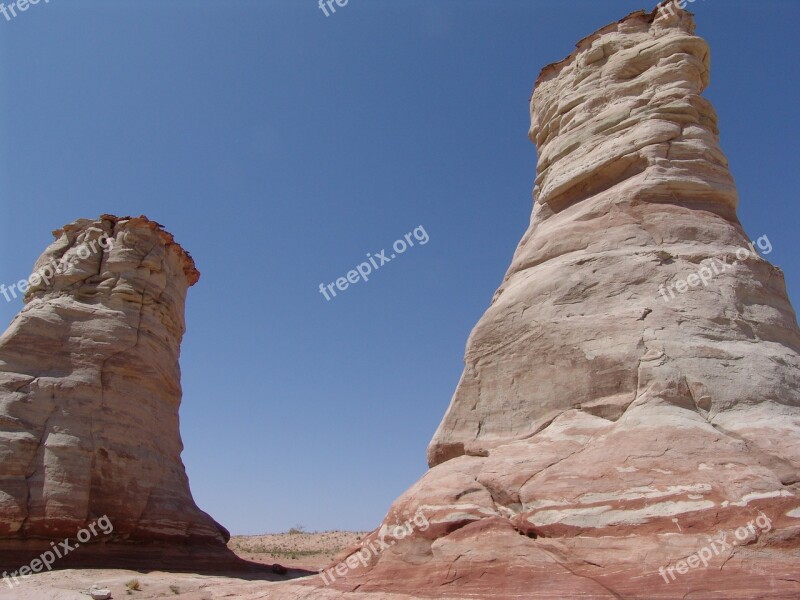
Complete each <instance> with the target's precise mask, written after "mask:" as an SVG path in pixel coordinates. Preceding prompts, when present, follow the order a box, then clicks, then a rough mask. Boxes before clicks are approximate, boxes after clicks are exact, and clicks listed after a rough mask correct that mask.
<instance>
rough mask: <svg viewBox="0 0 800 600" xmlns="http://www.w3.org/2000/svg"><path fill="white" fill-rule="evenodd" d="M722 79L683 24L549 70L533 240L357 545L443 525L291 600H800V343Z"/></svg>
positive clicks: (606, 43) (632, 29)
mask: <svg viewBox="0 0 800 600" xmlns="http://www.w3.org/2000/svg"><path fill="white" fill-rule="evenodd" d="M708 82H709V49H708V46H707V44H706V42H705V41H704V40H703V39H701V38H700V37H698V36H696V35H695V34H694V23H693V19H692V17H691V15H690V14H688V13H687V12H685V11H682V10H680V9H678V10H677V11H676V13H675V14H671V13H670V12H669V11H659V10H657V11H654V12H653V13H650V14H647V13H645V12H637V13H634V14H631V15H629V16H628V17H626V18H625V19H623V20H622V21H620V22H618V23H614V24H612V25H609V26H607V27H604V28H602V29H600V30H599V31H598V32H596V33H594V34H592V35H591V36H589V37H587V38H585V39H584V40H582V41H580V42H579V43H578V45H577V48H576V50H575V51H574V52H573V53H572V54H571V55H570V56H569V57H567V58H566V59H565V60H563V61H561V62H559V63H556V64H553V65H550V66H548V67H546V68H545V69H544V70H543V71H542V73H541V75H540V76H539V78H538V80H537V83H536V87H535V91H534V94H533V97H532V99H531V105H530V107H531V122H532V125H531V129H530V137H531V140H532V141H533V142H534V143H536V145H537V148H538V151H539V163H538V169H537V177H536V184H535V189H534V197H535V203H534V209H533V215H532V219H531V224H530V228H529V229H528V231H527V232H526V233H525V235H524V236H523V238H522V240H521V242H520V244H519V246H518V248H517V250H516V253H515V255H514V258H513V261H512V264H511V267H510V268H509V270H508V272H507V273H506V276H505V278H504V280H503V282H502V284H501V286H500V288H499V289H498V290H497V293H496V294H495V296H494V298H493V300H492V303H491V306H490V307H489V309H488V310H487V311H486V313H485V314H484V316H483V317H482V318H481V320H480V322H479V323H478V324H477V326H476V327H475V329H474V330H473V331H472V334H471V335H470V337H469V341H468V343H467V350H466V358H465V363H466V366H465V369H464V373H463V376H462V378H461V381H460V383H459V384H458V388H457V390H456V392H455V395H454V397H453V399H452V402H451V404H450V407H449V409H448V410H447V413H446V415H445V417H444V420H443V421H442V423H441V425H440V427H439V429H438V431H437V432H436V434H435V436H434V438H433V441H432V442H431V444H430V447H429V451H428V457H429V464H430V467H431V469H430V471H429V472H428V473H427V474H426V475H425V476H424V477H423V478H422V479H421V480H420V481H419V482H418V483H417V484H415V485H414V486H413V487H412V488H411V489H410V490H409V491H408V492H406V493H405V494H404V495H403V496H402V497H401V498H400V499H399V500H398V501H397V502H395V504H394V505H393V506H392V508H391V510H390V511H389V514H388V516H387V518H386V520H385V521H384V523H383V524H382V525H381V527H380V528H379V529H378V530H376V531H375V532H373V534H371V536H369V537H368V538H367V539H366V540H365V542H364V547H368V546H369V544H371V543H374V542H376V540H377V539H378V538H381V537H383V536H386V535H387V534H391V532H392V531H394V528H395V527H396V526H397V525H398V524H401V523H403V522H405V521H407V520H408V519H409V518H410V517H411V516H412V515H415V514H417V513H419V512H422V513H424V514H425V515H426V518H427V519H428V520H429V521H430V527H429V528H427V529H426V530H425V531H421V530H416V531H414V532H413V534H412V535H409V536H406V537H404V538H403V539H402V540H393V541H395V542H396V543H394V544H392V545H391V547H390V548H388V549H386V550H384V551H383V552H381V553H380V554H379V555H378V556H373V557H372V558H371V559H370V562H369V566H367V567H360V568H353V569H347V570H346V571H347V572H346V574H345V575H344V576H343V577H336V578H335V581H333V582H332V583H331V584H330V586H329V587H327V588H325V590H324V591H321V590H318V595H317V596H313V595H308V596H306V595H305V594H306V592H304V591H297V592H296V594H297V596H296V597H298V598H300V597H315V598H336V597H340V595H346V596H347V597H350V595H349V594H348V592H353V591H355V590H357V593H356V594H353V595H352V597H353V598H356V597H365V598H366V597H370V598H394V597H396V596H393V595H392V594H390V593H389V592H392V593H395V594H406V595H405V596H402V597H409V598H410V597H415V598H484V599H486V598H489V599H495V598H497V599H499V598H509V599H510V598H523V597H524V598H548V599H549V598H588V597H591V598H626V599H632V598H642V599H644V598H647V599H649V600H652V599H657V598H661V599H667V598H669V599H672V598H687V597H697V598H701V597H702V598H717V599H723V598H724V599H726V600H731V599H752V598H776V599H777V598H781V599H785V598H798V597H800V576H799V575H798V573H800V570H799V569H798V564H800V563H798V561H799V560H800V498H799V497H798V493H799V492H800V331H799V330H798V326H797V322H796V318H795V313H794V311H793V309H792V306H791V305H790V303H789V300H788V297H787V293H786V287H785V284H784V278H783V274H782V273H781V271H780V270H779V269H778V268H776V267H774V266H772V265H771V264H769V263H768V262H767V261H766V260H763V259H762V258H760V257H759V255H758V248H757V247H756V248H751V245H750V241H751V240H750V238H749V237H748V236H747V235H746V233H745V232H744V230H743V228H742V226H741V225H740V223H739V221H738V219H737V216H736V207H737V193H736V188H735V186H734V182H733V178H732V177H731V174H730V172H729V169H728V163H727V160H726V158H725V156H724V154H723V153H722V150H721V149H720V144H719V136H718V130H717V118H716V115H715V113H714V110H713V108H712V106H711V105H710V103H709V102H708V101H707V100H706V99H704V98H703V97H702V96H701V93H702V92H703V90H704V88H705V87H706V86H707V85H708ZM743 249H746V251H742V250H743ZM753 250H755V251H753ZM700 275H702V276H703V281H702V282H699V278H700ZM690 277H692V279H690ZM682 281H683V282H684V284H681V283H680V282H682ZM687 281H688V283H686V282H687ZM681 290H682V291H681ZM362 549H363V548H362ZM355 550H356V549H355V548H354V549H352V550H351V551H350V552H348V553H346V554H351V553H352V552H353V551H355ZM352 556H356V555H355V554H353V555H352ZM342 558H345V557H342ZM354 564H355V563H354ZM335 574H336V573H335V571H334V572H333V573H329V575H328V578H329V579H330V578H331V577H333V576H334V575H335ZM309 585H312V584H309ZM370 592H371V594H370ZM308 593H310V592H308ZM362 594H363V596H362ZM286 597H289V596H286ZM292 597H294V596H292ZM397 597H400V596H397Z"/></svg>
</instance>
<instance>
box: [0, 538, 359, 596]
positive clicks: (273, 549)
mask: <svg viewBox="0 0 800 600" xmlns="http://www.w3.org/2000/svg"><path fill="white" fill-rule="evenodd" d="M364 535H366V534H365V533H364V532H352V531H325V532H313V533H312V532H301V531H292V532H291V533H288V532H287V533H277V534H264V535H253V536H234V537H232V538H231V541H230V543H229V544H228V547H229V548H230V549H231V550H233V551H234V552H235V553H236V554H237V555H238V556H239V557H240V558H243V559H244V560H247V561H249V562H253V563H258V564H263V565H267V566H270V565H275V564H277V565H280V566H283V567H285V568H286V569H287V570H288V572H287V573H286V574H280V573H272V572H271V570H269V569H265V570H264V572H263V573H259V574H242V573H232V574H215V575H197V574H194V573H172V572H163V571H153V572H147V573H142V572H138V571H125V570H112V569H65V570H53V571H52V572H49V573H40V574H37V575H32V576H31V577H30V578H29V579H27V580H22V579H20V580H19V581H20V585H19V586H15V587H14V588H13V589H9V587H8V584H5V585H2V587H0V599H3V600H6V599H8V600H12V599H13V600H43V599H46V600H86V599H87V598H89V597H90V595H89V592H90V590H91V589H92V588H95V589H108V590H110V591H111V593H112V598H115V599H120V598H136V599H138V600H150V599H152V598H175V597H179V598H183V599H185V600H216V599H217V598H237V597H242V596H245V595H246V596H248V597H253V598H257V597H258V591H259V590H263V589H264V587H265V583H266V582H268V581H286V580H288V579H294V578H298V577H313V576H315V575H314V572H316V571H319V570H320V569H321V568H322V567H324V566H326V565H328V564H330V563H331V562H332V560H333V559H334V558H335V557H336V555H337V554H339V553H340V552H341V551H342V550H344V549H345V548H347V547H349V546H351V545H352V544H354V543H356V542H357V541H359V540H360V539H361V538H362V537H363V536H364ZM278 571H280V569H278Z"/></svg>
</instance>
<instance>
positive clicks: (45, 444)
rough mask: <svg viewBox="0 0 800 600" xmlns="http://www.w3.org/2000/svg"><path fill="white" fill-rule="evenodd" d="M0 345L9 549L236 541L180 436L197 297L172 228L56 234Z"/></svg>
mask: <svg viewBox="0 0 800 600" xmlns="http://www.w3.org/2000/svg"><path fill="white" fill-rule="evenodd" d="M54 235H55V237H56V241H55V242H54V243H53V244H52V245H51V246H50V247H49V248H48V249H47V250H46V251H45V253H44V254H43V255H42V257H41V258H40V259H39V260H38V261H37V263H36V266H35V267H34V272H36V273H39V274H40V277H39V280H38V281H37V279H36V278H34V279H33V281H32V283H33V285H32V286H31V287H30V288H29V289H28V290H27V292H26V295H25V307H24V308H23V310H22V311H21V312H20V313H19V314H18V315H17V317H16V318H15V319H14V321H13V322H12V323H11V326H10V327H9V328H8V330H7V331H6V333H5V334H4V335H3V336H2V338H0V457H2V458H1V459H0V460H2V472H0V546H2V547H4V548H8V547H9V545H8V544H9V541H13V540H35V539H44V540H47V539H64V538H65V537H72V538H74V537H75V535H76V532H77V531H79V530H80V529H81V528H84V527H86V525H87V524H89V523H92V522H93V521H95V520H96V519H98V518H99V517H102V516H103V515H106V516H108V518H109V520H110V521H111V522H112V523H113V526H114V532H113V534H112V535H111V537H104V538H103V539H102V540H96V541H103V542H109V541H111V542H120V543H124V542H132V543H134V542H163V543H165V544H175V543H187V542H194V543H198V544H201V545H203V544H206V545H219V546H224V544H225V542H226V541H227V539H228V533H227V532H226V531H225V530H224V529H223V528H222V527H221V526H220V525H218V524H217V523H216V522H214V520H213V519H211V517H209V516H208V515H207V514H205V513H204V512H202V511H201V510H200V509H198V508H197V506H196V505H195V503H194V500H193V499H192V495H191V492H190V491H189V482H188V479H187V477H186V473H185V469H184V466H183V463H182V462H181V457H180V455H181V451H182V449H183V446H182V443H181V438H180V432H179V427H178V408H179V406H180V401H181V385H180V368H179V366H178V357H179V353H180V343H181V339H182V337H183V334H184V330H185V325H184V302H185V298H186V291H187V289H188V288H189V286H191V285H192V284H194V283H195V282H196V281H197V280H198V278H199V273H198V272H197V271H196V269H195V268H194V263H193V261H192V259H191V257H190V256H189V255H188V254H187V253H186V252H184V251H183V249H181V247H180V246H179V245H178V244H176V243H175V242H174V240H173V238H172V236H171V235H170V234H168V233H166V232H165V231H164V230H163V229H162V228H161V226H160V225H158V224H157V223H154V222H152V221H149V220H147V219H146V218H144V217H140V218H130V217H125V218H117V217H113V216H110V215H105V216H103V217H101V218H100V219H98V220H96V221H92V220H87V219H81V220H79V221H76V222H74V223H72V224H70V225H67V226H66V227H64V228H63V229H61V230H59V231H56V232H54Z"/></svg>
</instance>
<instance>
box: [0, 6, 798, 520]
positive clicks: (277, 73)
mask: <svg viewBox="0 0 800 600" xmlns="http://www.w3.org/2000/svg"><path fill="white" fill-rule="evenodd" d="M653 5H654V2H652V0H651V1H650V2H645V0H614V1H610V0H607V1H602V2H600V1H598V0H558V1H554V0H480V1H479V0H394V1H389V0H349V3H348V4H347V6H345V7H343V8H339V9H338V10H337V13H336V14H335V15H331V16H330V17H325V15H324V14H323V13H322V11H320V10H319V8H318V6H317V2H316V0H226V1H225V2H221V1H220V0H162V1H158V2H157V1H154V0H137V1H135V2H134V1H130V0H113V2H110V1H109V0H51V1H50V3H49V4H45V3H44V0H42V1H41V2H40V3H39V4H38V5H36V6H31V7H30V8H29V10H27V11H26V12H24V13H20V14H19V16H18V17H16V18H14V19H12V21H10V22H9V21H6V20H5V19H4V18H2V17H1V16H0V52H1V54H0V78H1V79H0V82H1V83H0V104H1V106H0V192H1V193H2V196H0V198H1V200H0V207H2V219H0V223H1V227H2V229H0V257H2V259H1V260H0V282H5V283H10V282H14V281H17V280H19V279H20V278H22V277H26V276H27V275H28V274H29V272H30V269H31V267H32V265H33V263H34V261H35V259H36V258H37V256H38V255H39V254H40V253H41V251H42V250H43V249H44V248H45V247H46V246H47V245H48V244H49V243H50V242H51V240H52V237H51V235H50V232H51V230H53V229H56V228H58V227H60V226H61V225H63V224H64V223H67V222H70V221H72V220H74V219H76V218H78V217H96V216H98V215H100V214H101V213H106V212H109V213H114V214H118V215H126V214H132V215H139V214H145V215H147V216H149V217H150V218H152V219H154V220H157V221H159V222H160V223H162V224H164V225H165V226H166V228H167V229H168V230H169V231H171V232H172V233H174V234H175V236H176V238H177V239H178V241H179V242H180V243H181V244H182V245H183V246H184V247H185V248H186V249H187V250H189V251H190V252H191V253H192V255H193V256H194V258H195V259H196V261H197V265H198V267H199V269H200V271H201V272H202V278H201V280H200V282H199V283H198V285H196V286H195V287H194V288H192V290H191V291H190V294H189V299H188V308H187V320H188V333H187V335H186V338H185V341H184V346H183V354H182V366H183V384H184V400H183V406H182V408H181V421H182V432H183V440H184V443H185V446H186V450H185V452H184V461H185V463H186V466H187V469H188V471H189V476H190V480H191V483H192V489H193V492H194V495H195V498H196V500H197V502H198V504H199V505H200V506H201V507H202V508H203V509H204V510H206V511H208V512H209V513H211V514H212V515H213V516H214V517H215V518H216V519H217V520H219V521H220V522H221V523H222V524H224V525H225V526H227V527H228V528H230V529H231V530H232V531H233V532H234V533H261V532H266V531H282V530H286V529H287V528H289V527H291V526H293V525H296V524H303V525H305V526H306V527H307V528H309V529H332V528H345V529H371V528H372V527H374V526H375V525H376V524H377V523H378V522H379V521H380V520H381V518H382V517H383V516H384V514H385V512H386V510H387V508H388V507H389V505H390V503H391V502H392V500H394V499H395V498H396V497H397V496H398V495H399V494H400V493H402V492H403V491H404V490H405V489H406V488H408V487H409V486H410V485H411V484H412V483H413V482H414V481H416V480H417V479H418V478H419V476H420V475H422V473H424V471H425V470H426V464H425V449H426V445H427V443H428V441H429V440H430V438H431V436H432V434H433V432H434V430H435V429H436V426H437V425H438V423H439V421H440V419H441V417H442V415H443V414H444V411H445V409H446V408H447V405H448V402H449V400H450V397H451V394H452V392H453V390H454V389H455V386H456V383H457V381H458V377H459V375H460V373H461V368H462V357H463V352H464V346H465V342H466V339H467V335H468V334H469V331H470V329H471V328H472V327H473V325H474V324H475V323H476V321H477V320H478V318H479V317H480V316H481V314H482V313H483V311H484V310H485V309H486V307H487V305H488V303H489V301H490V299H491V296H492V294H493V292H494V290H495V288H496V287H497V286H498V284H499V283H500V281H501V279H502V276H503V274H504V272H505V270H506V268H507V266H508V264H509V262H510V259H511V255H512V253H513V250H514V248H515V246H516V244H517V242H518V240H519V238H520V237H521V235H522V233H523V232H524V230H525V228H526V226H527V223H528V219H529V216H530V210H531V188H532V185H533V179H534V173H535V164H536V152H535V149H534V146H533V145H532V144H531V143H530V142H529V141H528V139H527V131H528V125H529V123H528V118H529V117H528V98H529V96H530V92H531V87H532V85H533V82H534V80H535V78H536V76H537V74H538V72H539V70H540V69H541V68H542V67H543V66H544V65H546V64H548V63H550V62H553V61H556V60H560V59H561V58H563V57H564V56H566V55H567V54H569V52H570V51H571V50H572V48H573V46H574V44H575V43H576V42H577V41H578V40H579V39H580V38H582V37H584V36H586V35H588V34H590V33H592V32H593V31H595V30H596V29H598V28H599V27H601V26H603V25H606V24H607V23H609V22H612V21H615V20H617V19H620V18H622V17H623V16H625V15H626V14H628V13H630V12H632V11H634V10H637V9H640V8H647V9H648V10H649V9H651V8H652V6H653ZM693 10H694V12H695V14H696V15H697V22H698V33H700V34H701V35H702V36H704V37H705V38H706V39H707V40H709V42H710V44H711V47H712V52H713V60H712V64H713V72H712V85H711V88H710V89H709V91H708V92H707V96H708V97H709V98H710V99H711V100H712V101H713V102H714V104H715V106H716V108H717V110H718V112H719V116H720V123H721V129H722V144H723V148H724V150H725V152H726V153H727V155H728V157H729V158H730V161H731V165H732V170H733V173H734V176H735V178H736V181H737V184H738V186H739V191H740V195H741V208H740V217H741V219H742V221H743V223H744V225H745V227H746V229H747V231H748V232H749V233H750V235H751V236H752V237H753V238H755V237H757V236H760V235H764V234H766V235H768V236H769V238H770V240H771V242H772V244H773V247H774V251H773V252H772V254H771V255H770V256H769V258H770V259H771V260H772V261H773V262H774V263H776V264H777V265H779V266H781V267H782V268H783V269H784V271H785V272H786V276H787V280H788V283H789V288H790V293H791V296H792V298H793V299H794V300H795V301H797V300H798V299H800V287H799V286H800V264H799V263H798V261H797V260H796V252H797V250H796V248H797V245H796V244H797V242H796V240H797V224H798V221H799V220H800V219H799V218H798V217H800V203H798V201H797V190H798V188H800V180H799V178H800V169H799V168H798V166H799V165H798V141H797V140H798V137H800V131H799V129H800V128H799V127H798V116H797V112H796V111H797V99H798V97H800V80H799V79H798V71H797V58H798V56H800V52H798V50H800V35H798V33H797V23H798V22H800V2H797V1H796V0H783V1H780V0H759V1H758V2H752V1H744V0H742V1H736V0H698V1H697V2H695V3H694V4H693ZM419 225H423V226H424V228H425V230H426V231H427V233H428V234H429V236H430V241H429V242H428V243H427V244H426V245H425V246H422V247H420V246H417V247H414V248H413V249H411V250H409V251H407V252H406V254H404V255H403V256H402V257H399V258H397V259H396V260H395V261H393V262H391V263H390V264H387V265H384V267H383V268H382V269H381V270H379V271H378V272H377V273H376V274H375V275H374V276H373V277H372V278H371V279H370V281H369V282H367V283H363V282H362V283H359V284H357V285H354V286H353V287H351V288H350V289H348V290H347V291H345V292H343V293H340V295H339V296H338V297H337V298H336V299H334V300H332V301H330V302H326V301H325V299H324V298H323V297H322V295H321V294H320V293H319V291H318V286H319V284H320V283H321V282H331V281H333V280H335V279H336V278H338V277H340V276H343V275H345V274H346V273H347V271H348V270H350V269H352V268H353V267H355V265H356V264H358V263H359V262H361V261H362V260H364V259H365V256H366V253H368V252H370V253H375V252H378V251H380V250H381V249H383V248H387V249H388V248H389V246H390V245H391V244H392V242H393V241H394V240H395V239H397V238H398V237H402V236H403V234H405V233H406V232H409V231H411V230H412V229H413V228H415V227H417V226H419ZM20 307H21V304H20V303H15V304H13V305H9V304H7V303H5V301H2V302H0V321H2V323H3V325H5V324H7V323H9V322H10V321H11V319H12V317H13V315H14V314H15V313H16V312H17V311H18V310H19V308H20Z"/></svg>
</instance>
